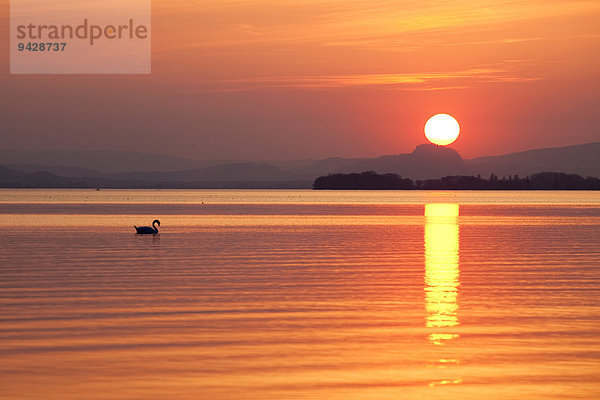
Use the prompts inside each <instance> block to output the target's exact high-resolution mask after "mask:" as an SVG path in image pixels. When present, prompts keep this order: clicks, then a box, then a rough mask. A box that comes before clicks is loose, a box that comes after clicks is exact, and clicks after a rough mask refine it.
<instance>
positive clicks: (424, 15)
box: [0, 0, 600, 160]
mask: <svg viewBox="0 0 600 400" xmlns="http://www.w3.org/2000/svg"><path fill="white" fill-rule="evenodd" d="M427 3H430V2H422V1H416V0H403V1H382V0H370V1H366V0H345V1H337V0H320V1H317V0H280V1H277V2H271V1H269V2H267V1H263V0H252V1H251V0H245V1H238V0H220V1H214V0H203V1H197V0H172V1H166V0H155V1H153V24H152V43H153V63H152V71H153V73H152V75H150V76H15V75H8V59H7V56H6V54H8V44H7V43H6V41H3V42H2V45H1V46H2V50H3V53H2V54H5V56H4V58H3V61H4V62H3V65H4V68H3V70H2V77H1V79H2V82H1V85H2V88H3V92H4V94H3V95H2V97H1V101H2V104H1V106H2V107H1V109H2V111H0V112H1V115H0V117H1V119H2V121H3V126H4V127H3V132H2V137H3V140H2V142H3V144H2V146H1V147H4V148H80V149H119V150H139V151H152V152H164V153H169V154H175V155H183V156H188V157H195V158H207V159H255V160H269V159H273V160H275V159H294V158H318V157H330V156H345V157H357V156H376V155H382V154H394V153H404V152H410V151H412V149H413V148H414V146H415V145H417V144H419V143H423V142H424V141H425V138H424V136H423V125H424V123H425V121H426V120H427V119H428V118H429V117H430V116H431V115H433V114H436V113H441V112H443V113H449V114H452V115H454V116H455V117H456V118H457V119H458V120H459V122H460V123H461V126H462V133H461V136H460V138H459V139H458V141H457V142H456V143H455V144H453V145H452V146H453V147H454V148H456V149H457V150H458V151H459V152H461V154H463V156H465V157H473V156H479V155H488V154H501V153H506V152H512V151H519V150H526V149H529V148H536V147H552V146H560V145H569V144H578V143H584V142H591V141H598V140H600V131H599V129H598V128H597V126H598V124H597V122H596V118H597V117H596V115H597V114H598V112H597V110H598V108H599V106H600V95H599V93H600V79H599V78H600V72H599V71H600V54H599V49H600V24H598V21H600V3H599V2H597V1H554V0H544V1H503V0H496V1H481V0H480V1H469V0H463V1H461V0H457V1H438V2H431V3H433V4H432V5H428V4H427ZM1 23H2V25H3V29H4V31H5V32H8V29H9V28H8V4H7V3H6V1H3V2H2V20H1ZM4 89H6V90H4Z"/></svg>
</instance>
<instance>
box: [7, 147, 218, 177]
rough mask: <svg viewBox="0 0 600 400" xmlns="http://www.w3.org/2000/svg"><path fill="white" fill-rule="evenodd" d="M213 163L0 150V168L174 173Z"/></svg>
mask: <svg viewBox="0 0 600 400" xmlns="http://www.w3.org/2000/svg"><path fill="white" fill-rule="evenodd" d="M215 163H219V162H209V161H198V160H191V159H186V158H180V157H173V156H167V155H164V154H148V153H138V152H131V151H108V150H102V151H82V150H0V165H9V164H34V165H45V166H49V167H72V168H85V169H92V170H98V171H101V172H108V173H110V172H123V171H177V170H183V169H191V168H202V167H207V166H210V165H214V164H215Z"/></svg>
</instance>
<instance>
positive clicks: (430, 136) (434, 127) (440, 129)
mask: <svg viewBox="0 0 600 400" xmlns="http://www.w3.org/2000/svg"><path fill="white" fill-rule="evenodd" d="M459 133H460V126H459V125H458V121H456V119H454V117H453V116H451V115H448V114H436V115H434V116H433V117H431V118H429V120H428V121H427V123H426V124H425V136H426V137H427V140H429V141H430V142H431V143H433V144H437V145H438V146H447V145H449V144H451V143H453V142H454V141H455V140H456V139H457V138H458V134H459Z"/></svg>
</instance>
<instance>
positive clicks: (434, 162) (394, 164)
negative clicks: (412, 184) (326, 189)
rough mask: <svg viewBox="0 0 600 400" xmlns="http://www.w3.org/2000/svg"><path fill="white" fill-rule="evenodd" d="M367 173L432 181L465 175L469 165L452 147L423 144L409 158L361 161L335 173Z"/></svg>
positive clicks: (398, 157) (393, 157)
mask: <svg viewBox="0 0 600 400" xmlns="http://www.w3.org/2000/svg"><path fill="white" fill-rule="evenodd" d="M364 171H375V172H377V173H380V174H385V173H396V174H399V175H401V176H404V177H408V178H412V179H432V178H439V177H440V176H446V175H458V174H464V173H465V172H466V165H465V163H464V161H463V159H462V157H461V156H460V154H458V152H457V151H456V150H454V149H452V148H450V147H441V146H436V145H433V144H421V145H419V146H417V147H416V148H415V150H414V151H413V152H412V153H410V154H400V155H394V156H383V157H377V158H371V159H366V160H361V161H357V162H354V163H352V164H349V165H346V166H344V167H341V168H338V169H337V171H336V172H343V173H351V172H354V173H358V172H364Z"/></svg>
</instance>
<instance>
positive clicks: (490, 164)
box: [466, 142, 600, 177]
mask: <svg viewBox="0 0 600 400" xmlns="http://www.w3.org/2000/svg"><path fill="white" fill-rule="evenodd" d="M466 163H467V166H468V170H469V172H470V173H474V174H482V175H484V176H486V175H489V174H490V173H492V172H493V173H495V174H496V175H499V176H503V175H527V174H532V173H536V172H540V171H560V172H565V173H571V174H579V175H582V176H597V177H600V142H596V143H587V144H580V145H575V146H567V147H554V148H548V149H536V150H528V151H522V152H519V153H511V154H505V155H501V156H490V157H479V158H474V159H471V160H466Z"/></svg>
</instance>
